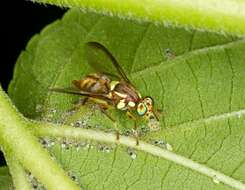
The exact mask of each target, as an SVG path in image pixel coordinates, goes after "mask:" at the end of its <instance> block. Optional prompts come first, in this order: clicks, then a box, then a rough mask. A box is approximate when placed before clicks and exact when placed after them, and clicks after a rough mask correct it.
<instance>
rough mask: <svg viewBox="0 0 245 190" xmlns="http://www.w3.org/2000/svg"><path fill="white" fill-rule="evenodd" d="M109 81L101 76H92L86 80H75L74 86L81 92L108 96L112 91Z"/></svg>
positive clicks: (88, 76)
mask: <svg viewBox="0 0 245 190" xmlns="http://www.w3.org/2000/svg"><path fill="white" fill-rule="evenodd" d="M109 82H110V81H109V79H108V78H107V77H105V76H104V75H101V74H97V73H95V74H90V75H87V76H86V77H85V78H84V79H81V80H74V81H73V84H74V85H75V86H76V87H77V88H78V89H80V90H82V91H86V92H93V93H103V94H105V93H106V94H107V93H108V92H109V90H110V88H109Z"/></svg>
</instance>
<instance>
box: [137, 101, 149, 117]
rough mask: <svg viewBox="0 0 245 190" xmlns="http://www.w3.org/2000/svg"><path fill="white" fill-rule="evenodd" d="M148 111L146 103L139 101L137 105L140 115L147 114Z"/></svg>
mask: <svg viewBox="0 0 245 190" xmlns="http://www.w3.org/2000/svg"><path fill="white" fill-rule="evenodd" d="M146 112H147V107H146V106H145V104H144V103H139V104H138V106H137V113H138V114H139V115H140V116H143V115H145V113H146Z"/></svg>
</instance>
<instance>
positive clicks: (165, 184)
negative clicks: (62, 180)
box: [9, 10, 245, 190]
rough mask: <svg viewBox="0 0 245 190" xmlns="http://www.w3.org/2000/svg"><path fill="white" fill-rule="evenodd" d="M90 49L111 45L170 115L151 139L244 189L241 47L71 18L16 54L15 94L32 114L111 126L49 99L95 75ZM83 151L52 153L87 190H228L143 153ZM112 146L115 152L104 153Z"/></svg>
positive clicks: (60, 98)
mask: <svg viewBox="0 0 245 190" xmlns="http://www.w3.org/2000/svg"><path fill="white" fill-rule="evenodd" d="M88 41H97V42H100V43H101V44H103V45H104V46H106V47H107V48H108V49H109V51H110V52H111V53H112V54H113V55H114V56H115V57H116V59H117V60H118V61H119V63H120V64H121V66H122V67H123V69H124V70H125V71H126V73H127V74H128V76H129V78H130V79H131V80H132V82H133V83H134V85H135V86H136V87H137V89H138V90H139V91H140V92H141V94H142V95H150V96H151V97H153V98H154V100H155V107H156V108H160V109H162V110H163V111H164V113H163V114H162V115H161V116H160V123H161V130H160V131H158V132H148V133H147V134H146V135H144V137H142V138H143V139H144V140H146V141H152V140H164V141H166V142H168V143H169V144H171V146H172V147H173V151H174V152H176V153H177V154H180V155H183V156H185V157H187V158H190V159H192V160H194V161H196V162H198V163H202V164H205V165H207V166H208V167H211V168H213V169H215V170H217V171H220V172H222V173H224V174H225V175H227V176H231V177H232V178H234V179H236V180H239V181H241V182H243V183H245V176H244V175H243V174H244V173H245V162H244V160H245V138H244V135H245V127H244V126H245V95H244V94H245V61H244V60H245V54H244V51H245V41H244V40H243V39H237V38H233V37H232V36H221V35H217V34H213V33H207V32H198V31H186V30H184V29H181V28H169V27H164V26H162V25H159V26H157V25H153V24H151V23H137V22H132V21H128V20H123V19H118V18H113V17H106V16H101V15H96V14H91V13H90V14H85V13H82V12H79V11H77V10H71V11H69V12H68V13H67V14H66V15H65V16H64V18H63V19H62V20H59V21H56V22H54V23H52V24H51V25H49V26H48V27H46V28H45V29H44V30H43V31H42V32H41V33H40V34H38V35H36V36H34V37H33V38H32V39H31V41H30V42H29V43H28V45H27V48H26V50H25V51H23V52H22V53H21V55H20V56H19V59H18V61H17V64H16V67H15V72H14V79H13V80H12V82H11V85H10V87H9V94H10V96H11V98H12V100H13V101H14V103H15V104H16V106H17V107H18V109H19V110H20V111H21V112H22V113H23V114H24V115H25V116H28V117H30V118H33V119H41V120H50V121H53V122H62V123H69V124H76V123H77V121H78V120H79V121H86V123H87V124H88V125H89V126H92V127H96V128H99V129H100V130H105V129H107V130H108V129H112V128H113V125H112V123H111V122H110V120H108V119H107V118H106V117H105V116H104V115H102V114H101V113H100V112H99V111H98V110H96V109H94V108H90V107H91V106H90V105H88V106H84V107H82V108H81V109H80V111H79V112H78V113H75V114H73V115H72V116H71V114H67V113H69V112H68V111H67V110H69V109H70V108H72V106H73V105H72V103H73V102H74V101H75V100H77V99H78V97H74V96H70V95H64V94H56V93H53V92H50V91H48V88H53V87H70V86H71V81H72V80H74V79H80V78H82V77H83V76H84V75H85V74H87V73H90V72H92V71H93V70H92V68H90V67H89V65H88V64H87V62H86V59H85V55H84V44H85V43H86V42H88ZM91 109H92V110H91ZM111 114H112V115H113V116H114V117H116V118H117V120H118V125H119V127H120V129H121V130H122V131H124V132H125V129H130V128H131V127H132V122H131V121H128V119H127V117H126V116H125V114H124V113H121V112H118V111H115V110H114V111H113V110H112V111H111ZM142 125H143V124H142ZM112 131H113V129H112ZM80 145H81V143H80ZM80 145H79V146H78V147H79V148H78V147H74V146H69V147H67V145H66V144H65V145H64V143H63V144H62V145H61V144H60V143H56V144H55V146H52V147H51V148H49V150H50V151H51V152H52V154H53V155H55V157H56V159H57V161H58V162H60V163H61V165H62V167H63V168H64V169H65V170H66V171H68V172H69V173H70V174H72V175H74V176H75V177H74V178H75V180H77V182H78V183H79V184H80V185H81V186H82V187H84V188H85V189H115V187H116V188H117V189H119V190H120V189H141V190H142V189H188V190H189V189H202V188H203V189H222V190H223V189H231V188H230V187H228V186H226V185H223V184H222V183H217V182H216V181H215V179H214V181H213V180H212V179H210V178H208V177H206V176H204V175H201V174H199V173H197V172H196V171H192V170H190V169H188V168H184V167H182V166H179V165H177V164H175V163H173V162H170V161H166V160H163V159H159V158H157V157H154V156H151V155H148V154H146V153H144V152H135V153H134V152H133V154H132V152H130V151H129V150H127V149H126V148H125V147H121V146H118V147H115V146H114V145H99V144H96V143H94V142H86V144H83V145H81V146H80ZM107 146H108V147H111V146H112V147H113V148H112V150H110V151H101V147H107ZM130 154H131V155H130ZM132 155H133V156H132ZM214 177H215V176H214ZM215 182H216V183H215Z"/></svg>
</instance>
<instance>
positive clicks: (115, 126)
mask: <svg viewBox="0 0 245 190" xmlns="http://www.w3.org/2000/svg"><path fill="white" fill-rule="evenodd" d="M99 108H100V111H101V112H102V113H103V114H105V115H106V116H107V117H108V118H109V119H110V120H111V121H112V122H113V125H114V128H115V129H116V139H117V140H119V136H120V133H119V129H118V127H117V122H116V120H115V119H114V118H113V117H112V116H111V115H110V114H109V113H108V112H107V111H106V108H105V107H103V106H101V105H99Z"/></svg>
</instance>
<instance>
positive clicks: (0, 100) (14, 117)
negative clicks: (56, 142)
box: [0, 87, 80, 190]
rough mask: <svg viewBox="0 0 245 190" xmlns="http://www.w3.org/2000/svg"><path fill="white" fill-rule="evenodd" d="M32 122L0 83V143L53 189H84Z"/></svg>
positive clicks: (8, 152)
mask: <svg viewBox="0 0 245 190" xmlns="http://www.w3.org/2000/svg"><path fill="white" fill-rule="evenodd" d="M29 124H30V123H29V121H28V120H26V119H25V118H24V117H23V116H21V115H20V114H19V113H18V111H17V110H16V109H15V108H14V107H13V106H12V104H11V101H10V99H9V98H8V96H7V95H6V94H5V93H4V92H3V90H2V89H1V87H0V144H1V148H2V149H3V151H4V153H5V154H7V155H12V156H14V159H15V160H16V161H18V162H19V163H20V164H21V165H22V166H23V167H24V168H25V169H27V170H29V171H30V172H31V173H32V174H33V175H34V176H35V177H36V178H37V179H38V180H39V181H40V182H41V183H42V184H43V185H44V186H45V187H46V188H47V189H49V190H55V189H59V190H67V189H69V190H78V189H80V188H79V187H78V186H77V185H76V184H75V183H74V182H73V181H72V180H71V179H70V178H69V177H68V176H67V175H66V174H65V172H64V171H63V170H62V169H61V168H60V167H59V166H58V164H57V163H56V162H55V161H54V160H52V159H51V156H50V155H49V153H48V151H47V150H45V149H44V148H42V146H41V145H40V143H38V139H37V138H36V137H35V136H33V134H32V133H31V131H30V130H28V129H27V127H26V126H27V125H29ZM12 158H13V157H11V158H10V159H12ZM10 163H11V162H10ZM10 167H11V166H10Z"/></svg>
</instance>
